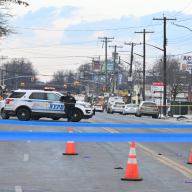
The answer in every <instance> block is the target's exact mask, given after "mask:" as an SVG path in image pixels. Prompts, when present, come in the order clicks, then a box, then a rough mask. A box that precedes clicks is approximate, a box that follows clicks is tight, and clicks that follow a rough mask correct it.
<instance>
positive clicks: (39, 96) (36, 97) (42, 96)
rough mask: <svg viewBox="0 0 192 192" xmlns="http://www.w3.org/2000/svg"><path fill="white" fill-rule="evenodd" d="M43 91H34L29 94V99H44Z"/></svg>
mask: <svg viewBox="0 0 192 192" xmlns="http://www.w3.org/2000/svg"><path fill="white" fill-rule="evenodd" d="M45 98H46V97H45V93H38V92H34V93H32V94H31V95H30V96H29V99H38V100H46V99H45Z"/></svg>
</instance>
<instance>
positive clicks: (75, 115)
mask: <svg viewBox="0 0 192 192" xmlns="http://www.w3.org/2000/svg"><path fill="white" fill-rule="evenodd" d="M82 118H83V114H82V112H81V111H80V110H79V109H74V111H73V117H72V122H79V121H81V119H82Z"/></svg>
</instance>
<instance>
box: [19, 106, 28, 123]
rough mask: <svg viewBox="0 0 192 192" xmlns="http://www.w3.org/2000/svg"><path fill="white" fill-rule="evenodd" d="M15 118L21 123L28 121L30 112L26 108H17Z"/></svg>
mask: <svg viewBox="0 0 192 192" xmlns="http://www.w3.org/2000/svg"><path fill="white" fill-rule="evenodd" d="M17 117H18V119H19V120H21V121H29V120H30V118H31V112H30V110H29V109H27V108H19V109H18V110H17Z"/></svg>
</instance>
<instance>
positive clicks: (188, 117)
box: [160, 114, 192, 123]
mask: <svg viewBox="0 0 192 192" xmlns="http://www.w3.org/2000/svg"><path fill="white" fill-rule="evenodd" d="M160 119H164V120H175V121H182V122H188V123H192V114H191V115H174V116H173V117H170V116H166V117H165V116H163V115H161V117H160Z"/></svg>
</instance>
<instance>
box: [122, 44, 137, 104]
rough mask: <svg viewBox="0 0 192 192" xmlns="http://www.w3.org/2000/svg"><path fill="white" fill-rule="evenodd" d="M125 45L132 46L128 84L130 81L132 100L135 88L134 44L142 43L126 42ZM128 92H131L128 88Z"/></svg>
mask: <svg viewBox="0 0 192 192" xmlns="http://www.w3.org/2000/svg"><path fill="white" fill-rule="evenodd" d="M124 44H125V45H130V46H131V56H130V68H129V75H128V86H129V82H131V83H130V89H131V90H130V102H131V100H132V93H133V90H134V87H133V77H132V72H133V59H134V56H133V54H134V52H133V49H134V46H136V45H140V44H141V43H133V42H131V43H126V42H125V43H124ZM128 92H129V89H128Z"/></svg>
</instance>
